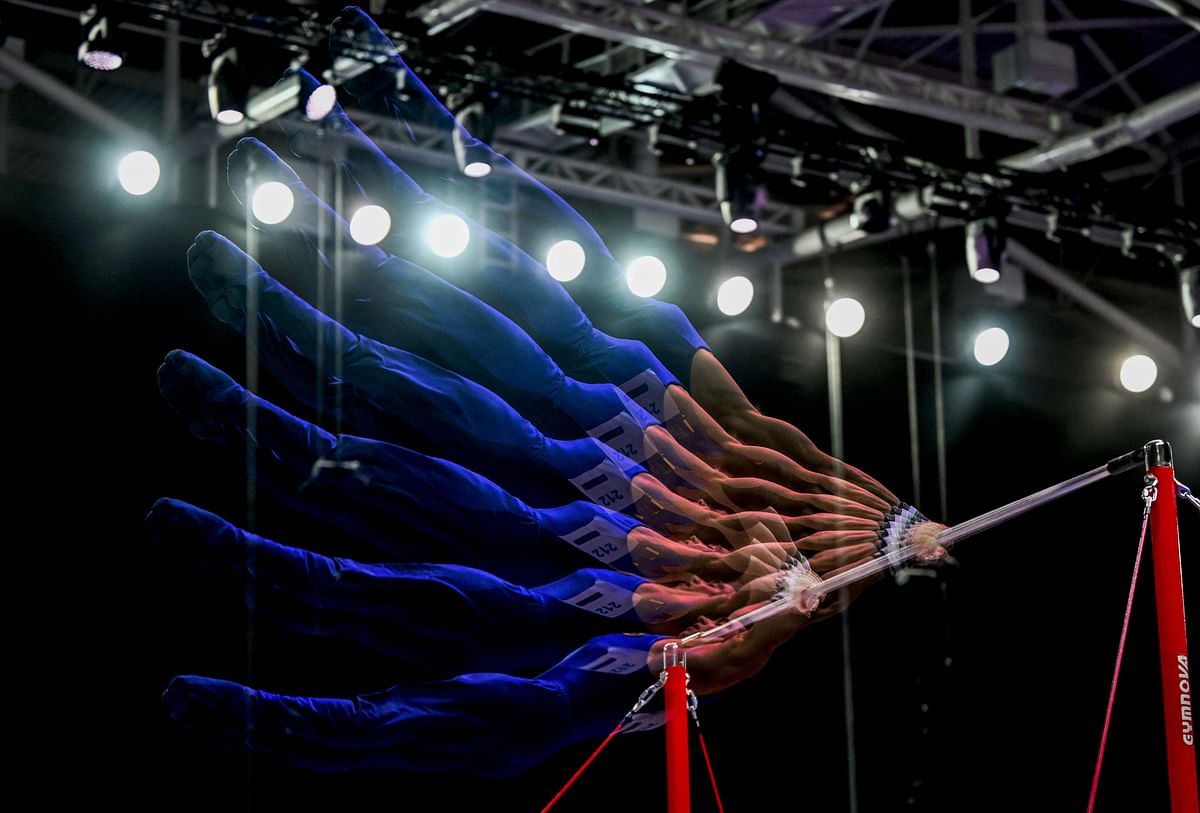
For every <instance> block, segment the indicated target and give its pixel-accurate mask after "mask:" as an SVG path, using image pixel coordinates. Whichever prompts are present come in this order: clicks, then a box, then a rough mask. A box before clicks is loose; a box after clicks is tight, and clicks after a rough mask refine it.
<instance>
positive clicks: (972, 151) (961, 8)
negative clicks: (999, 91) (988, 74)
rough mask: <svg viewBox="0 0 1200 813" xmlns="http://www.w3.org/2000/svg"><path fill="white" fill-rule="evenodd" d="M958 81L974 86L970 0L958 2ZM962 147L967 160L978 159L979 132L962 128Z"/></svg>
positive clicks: (974, 59)
mask: <svg viewBox="0 0 1200 813" xmlns="http://www.w3.org/2000/svg"><path fill="white" fill-rule="evenodd" d="M958 27H959V29H961V31H960V33H959V37H958V74H959V75H958V81H960V82H962V83H963V85H964V86H965V87H970V88H973V87H975V85H976V81H975V79H976V77H975V61H976V57H975V24H974V23H973V22H972V21H971V0H958ZM963 147H964V149H965V150H966V155H967V157H968V158H978V157H979V130H977V129H976V128H974V127H964V128H963Z"/></svg>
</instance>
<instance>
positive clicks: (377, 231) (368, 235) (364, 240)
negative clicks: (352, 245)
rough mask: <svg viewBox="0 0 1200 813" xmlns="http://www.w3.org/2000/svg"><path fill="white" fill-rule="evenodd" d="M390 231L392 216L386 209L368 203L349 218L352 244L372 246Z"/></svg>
mask: <svg viewBox="0 0 1200 813" xmlns="http://www.w3.org/2000/svg"><path fill="white" fill-rule="evenodd" d="M391 230H392V216H391V215H389V214H388V211H387V209H385V208H383V207H382V206H376V205H375V204H374V203H368V204H367V205H366V206H362V207H360V208H359V209H358V211H356V212H355V213H354V216H353V217H351V218H350V236H351V237H353V238H354V242H356V243H360V244H362V245H364V246H373V245H375V244H376V243H378V242H379V241H380V240H382V239H383V238H385V237H387V236H388V233H390V232H391Z"/></svg>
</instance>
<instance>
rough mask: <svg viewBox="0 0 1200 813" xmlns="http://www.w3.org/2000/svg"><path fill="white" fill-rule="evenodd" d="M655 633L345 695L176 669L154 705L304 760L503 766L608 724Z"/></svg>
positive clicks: (641, 672)
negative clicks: (552, 657)
mask: <svg viewBox="0 0 1200 813" xmlns="http://www.w3.org/2000/svg"><path fill="white" fill-rule="evenodd" d="M658 640H660V636H654V635H633V636H629V635H604V636H601V637H599V638H594V639H592V640H591V641H589V642H587V643H586V644H584V645H583V646H581V647H580V648H579V649H577V650H575V651H574V652H572V653H571V654H570V655H568V656H567V657H566V658H564V659H563V660H562V661H561V662H560V663H558V664H557V665H556V666H554V667H552V668H551V669H550V670H548V671H546V672H544V673H542V674H541V675H539V676H538V677H537V678H519V677H513V676H512V675H506V674H499V673H494V672H483V673H474V674H467V675H461V676H459V677H456V678H454V679H452V680H442V681H432V682H422V683H413V684H407V685H402V686H393V687H392V688H390V689H386V690H384V691H381V692H376V693H373V694H365V695H361V696H359V697H356V698H353V699H342V698H319V697H296V696H289V695H281V694H276V693H274V692H268V691H262V690H257V689H252V688H249V687H247V686H242V685H240V684H237V683H232V682H230V681H226V680H218V679H214V678H207V677H199V676H196V675H181V676H179V677H176V678H175V679H174V680H172V681H171V684H170V685H169V686H168V687H167V690H166V692H164V693H163V703H164V705H165V706H166V709H167V713H168V714H169V715H170V716H171V717H172V718H173V719H174V720H176V721H177V722H178V723H180V724H182V725H184V726H185V727H187V728H189V729H191V730H192V731H194V732H196V733H197V734H199V735H200V736H203V737H206V738H207V739H210V740H212V741H214V742H217V743H220V744H226V745H227V744H230V743H233V744H237V745H240V746H242V747H246V748H249V749H251V750H253V751H257V752H260V753H268V754H273V755H275V756H277V757H280V758H282V759H284V760H286V761H288V762H291V763H293V764H297V765H300V766H303V767H306V768H309V769H311V770H318V771H346V770H354V769H359V768H399V769H403V770H407V771H452V772H458V773H469V774H476V775H481V776H510V775H514V774H517V773H521V772H523V771H526V770H528V769H529V768H532V767H533V766H534V765H537V764H538V763H539V762H542V761H543V760H545V759H546V758H547V757H548V756H550V755H551V754H553V753H555V752H556V751H558V750H559V749H561V748H562V747H563V746H565V745H568V744H570V743H573V742H578V741H580V740H585V739H589V738H592V737H597V736H603V735H604V734H607V733H608V732H609V731H611V730H612V729H613V728H614V727H615V726H616V724H617V723H618V722H620V720H621V718H622V716H623V715H624V714H625V712H626V711H628V710H629V709H630V708H631V707H632V705H633V703H634V701H635V700H636V699H637V697H638V694H639V693H640V692H641V691H642V690H643V689H645V688H646V687H647V685H648V684H649V682H650V681H651V675H650V672H649V670H648V669H647V668H646V654H647V653H648V652H649V650H650V648H651V647H652V646H653V645H654V643H655V642H656V641H658Z"/></svg>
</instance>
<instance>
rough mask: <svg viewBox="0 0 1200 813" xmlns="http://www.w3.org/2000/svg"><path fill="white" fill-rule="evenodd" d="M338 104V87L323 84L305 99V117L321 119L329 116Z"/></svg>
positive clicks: (312, 119)
mask: <svg viewBox="0 0 1200 813" xmlns="http://www.w3.org/2000/svg"><path fill="white" fill-rule="evenodd" d="M336 104H337V88H335V87H334V86H333V85H321V86H320V87H318V88H317V89H316V90H314V91H313V92H312V93H310V94H308V98H307V99H306V100H305V101H304V117H305V118H307V119H308V120H309V121H320V120H321V119H323V118H325V117H326V116H328V115H329V114H330V113H331V112H332V111H333V107H334V105H336Z"/></svg>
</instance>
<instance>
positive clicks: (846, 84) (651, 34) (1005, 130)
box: [417, 0, 1073, 141]
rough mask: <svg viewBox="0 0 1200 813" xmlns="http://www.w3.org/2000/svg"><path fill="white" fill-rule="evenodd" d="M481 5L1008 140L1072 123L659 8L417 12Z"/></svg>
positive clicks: (570, 1)
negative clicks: (725, 62) (728, 62)
mask: <svg viewBox="0 0 1200 813" xmlns="http://www.w3.org/2000/svg"><path fill="white" fill-rule="evenodd" d="M484 9H486V10H488V11H493V12H496V13H499V14H505V15H508V16H510V17H516V18H519V19H526V20H531V21H534V22H539V23H543V24H549V25H555V26H558V27H561V28H564V29H568V30H572V31H577V32H579V33H582V34H587V35H589V36H594V37H598V38H600V39H606V40H614V41H617V42H623V43H625V44H628V45H633V46H636V47H638V48H642V49H644V50H647V51H650V52H651V53H655V54H658V55H660V56H665V57H668V58H672V59H681V58H686V59H689V60H692V61H695V62H698V63H700V64H705V65H715V64H718V63H719V62H720V61H721V60H722V59H724V58H734V59H737V60H738V61H740V62H742V63H743V64H745V65H748V66H749V67H752V68H756V69H758V70H763V71H769V72H771V73H773V74H774V75H775V76H777V77H778V78H779V79H780V81H782V82H783V83H784V84H790V85H796V86H798V87H806V88H809V89H812V90H815V91H818V92H820V93H825V94H827V95H831V96H836V97H838V98H842V99H848V100H850V101H855V102H860V103H864V104H870V105H876V106H879V107H888V108H892V109H896V110H901V111H905V112H909V113H913V114H917V115H924V116H929V117H931V118H936V119H939V120H942V121H949V122H953V123H957V124H961V125H971V126H975V127H979V128H980V129H982V130H987V131H989V132H997V133H1002V134H1004V135H1008V136H1011V137H1013V138H1023V139H1029V140H1033V141H1040V140H1043V139H1045V138H1046V137H1047V136H1050V135H1053V134H1054V133H1057V132H1060V131H1063V130H1069V129H1072V127H1073V123H1072V122H1071V121H1070V119H1069V117H1065V118H1064V117H1063V115H1062V113H1061V111H1058V110H1055V109H1053V108H1050V107H1047V106H1045V105H1042V104H1038V103H1034V102H1029V101H1026V100H1020V99H1014V98H1009V97H1006V96H1002V95H999V94H995V93H991V92H988V91H984V90H980V89H974V88H964V87H962V86H960V85H956V84H952V83H949V82H941V81H938V80H934V79H930V78H928V77H924V76H919V75H917V74H911V73H906V72H904V71H903V70H897V69H894V68H889V67H884V66H881V65H875V64H867V63H863V64H855V63H854V61H853V60H852V59H850V58H848V57H842V56H837V55H834V54H828V53H823V52H821V51H817V50H814V49H812V48H806V47H804V46H802V45H797V44H795V43H791V42H786V41H783V40H779V39H775V38H772V37H769V36H765V35H762V34H758V33H754V32H751V31H744V30H738V29H730V28H727V27H723V26H720V25H716V24H712V23H707V22H704V21H701V20H693V19H691V18H688V17H685V16H682V15H680V14H677V13H673V12H671V11H669V10H666V9H664V8H660V7H657V6H655V7H648V6H641V5H635V4H633V3H631V2H608V3H602V2H599V0H486V2H479V3H474V4H467V5H465V6H464V4H463V3H462V2H460V0H443V1H442V2H438V3H433V4H430V5H427V6H424V7H423V8H422V9H420V10H418V12H417V14H418V16H420V17H421V19H422V20H423V21H424V22H425V23H426V24H427V25H433V24H435V23H438V22H439V21H442V20H444V19H446V18H447V15H448V14H450V13H451V12H453V13H455V14H467V13H475V12H477V11H480V10H484ZM990 13H991V12H990V11H989V12H987V13H985V14H984V15H982V16H983V17H986V16H987V14H990Z"/></svg>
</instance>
